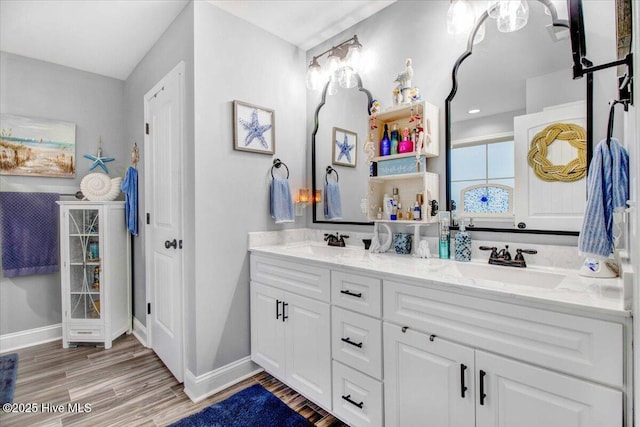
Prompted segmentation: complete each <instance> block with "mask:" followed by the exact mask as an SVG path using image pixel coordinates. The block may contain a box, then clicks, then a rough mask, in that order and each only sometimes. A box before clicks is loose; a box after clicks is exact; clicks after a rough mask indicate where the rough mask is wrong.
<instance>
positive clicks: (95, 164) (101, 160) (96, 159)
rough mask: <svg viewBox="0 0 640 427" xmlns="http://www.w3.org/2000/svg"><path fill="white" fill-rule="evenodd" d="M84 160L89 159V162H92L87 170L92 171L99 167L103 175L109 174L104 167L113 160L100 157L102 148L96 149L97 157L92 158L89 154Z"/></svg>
mask: <svg viewBox="0 0 640 427" xmlns="http://www.w3.org/2000/svg"><path fill="white" fill-rule="evenodd" d="M84 158H85V159H89V160H93V164H92V165H91V166H89V170H90V171H92V170H94V169H95V168H96V167H98V166H100V167H101V168H102V170H103V171H104V173H109V170H108V169H107V165H105V163H107V162H113V161H114V160H115V159H114V158H113V157H102V148H98V153H97V155H95V156H92V155H91V154H85V155H84Z"/></svg>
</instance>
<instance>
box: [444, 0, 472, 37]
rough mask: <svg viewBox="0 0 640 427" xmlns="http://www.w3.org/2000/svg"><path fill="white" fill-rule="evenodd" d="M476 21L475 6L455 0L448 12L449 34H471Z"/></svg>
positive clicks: (463, 0) (464, 0) (465, 1)
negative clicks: (470, 31)
mask: <svg viewBox="0 0 640 427" xmlns="http://www.w3.org/2000/svg"><path fill="white" fill-rule="evenodd" d="M474 21H475V13H474V11H473V6H472V5H471V3H469V1H468V0H453V1H452V2H451V5H450V6H449V10H448V11H447V32H448V33H449V34H454V35H456V34H464V33H467V32H469V30H471V28H472V27H473V23H474Z"/></svg>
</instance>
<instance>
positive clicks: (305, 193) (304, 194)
mask: <svg viewBox="0 0 640 427" xmlns="http://www.w3.org/2000/svg"><path fill="white" fill-rule="evenodd" d="M298 203H309V189H308V188H299V189H298Z"/></svg>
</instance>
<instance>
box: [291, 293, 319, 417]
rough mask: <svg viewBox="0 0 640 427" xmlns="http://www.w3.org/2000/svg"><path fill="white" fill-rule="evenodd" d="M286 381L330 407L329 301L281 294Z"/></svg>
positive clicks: (312, 398)
mask: <svg viewBox="0 0 640 427" xmlns="http://www.w3.org/2000/svg"><path fill="white" fill-rule="evenodd" d="M285 300H286V304H287V305H286V307H285V308H284V312H285V316H286V328H285V345H286V360H287V364H286V366H287V373H286V383H287V384H288V385H290V386H291V387H292V388H294V389H296V390H298V391H299V392H300V393H302V394H304V395H305V396H307V397H308V398H309V399H311V400H313V401H315V402H316V403H318V404H320V405H321V406H324V407H325V408H331V341H330V340H331V335H330V334H331V328H330V325H331V319H330V315H329V304H327V303H324V302H320V301H316V300H312V299H310V298H305V297H301V296H298V295H294V294H290V293H285Z"/></svg>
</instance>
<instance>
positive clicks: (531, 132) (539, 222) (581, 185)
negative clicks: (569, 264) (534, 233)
mask: <svg viewBox="0 0 640 427" xmlns="http://www.w3.org/2000/svg"><path fill="white" fill-rule="evenodd" d="M586 111H587V110H586V106H585V103H584V101H580V102H574V103H570V104H563V105H560V106H557V107H552V108H551V107H550V108H546V109H544V110H543V111H541V112H539V113H533V114H526V115H523V116H518V117H515V118H514V121H513V127H514V138H515V141H514V142H515V146H514V150H515V153H514V156H515V159H516V160H515V173H516V188H515V201H514V208H515V216H516V221H515V222H516V224H518V223H520V222H523V223H525V224H526V228H527V229H530V230H533V229H538V230H566V231H580V228H581V227H582V218H583V217H584V209H585V206H586V199H587V193H586V191H587V181H586V176H585V177H584V178H582V179H580V180H578V181H574V182H560V181H553V182H549V181H543V180H542V179H540V178H539V177H538V176H537V175H536V174H535V171H534V170H533V169H532V168H531V167H529V164H528V163H527V155H528V153H529V147H530V146H531V140H532V139H533V138H534V137H535V136H536V135H537V134H538V132H540V131H541V130H543V129H544V128H545V127H547V126H548V125H550V124H553V123H570V124H576V125H579V126H582V127H583V128H584V127H585V126H586V119H585V117H586V114H587V113H586ZM547 149H548V153H547V156H546V157H547V159H548V160H549V161H550V162H551V164H553V165H566V164H567V163H569V162H570V161H571V160H573V159H575V158H576V157H577V155H578V150H577V149H576V148H574V147H573V146H571V145H570V144H569V143H568V142H566V141H555V142H553V143H552V144H550V145H549V146H548V148H547Z"/></svg>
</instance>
